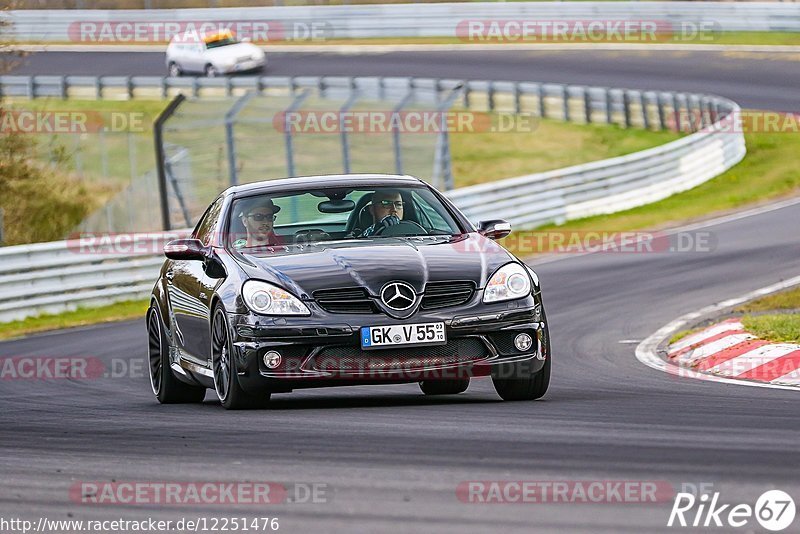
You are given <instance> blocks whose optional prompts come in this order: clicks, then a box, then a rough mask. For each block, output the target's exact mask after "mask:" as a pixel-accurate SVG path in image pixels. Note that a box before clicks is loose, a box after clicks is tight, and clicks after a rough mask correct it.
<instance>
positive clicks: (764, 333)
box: [742, 314, 800, 343]
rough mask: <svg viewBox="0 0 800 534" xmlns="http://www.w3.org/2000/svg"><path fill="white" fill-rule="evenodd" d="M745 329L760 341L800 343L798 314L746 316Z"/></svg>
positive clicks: (743, 321) (744, 320)
mask: <svg viewBox="0 0 800 534" xmlns="http://www.w3.org/2000/svg"><path fill="white" fill-rule="evenodd" d="M742 324H743V325H744V327H745V329H746V330H747V331H748V332H750V333H752V334H753V335H755V336H758V337H760V338H761V339H767V340H769V341H775V342H779V343H800V314H780V315H746V316H745V317H743V318H742Z"/></svg>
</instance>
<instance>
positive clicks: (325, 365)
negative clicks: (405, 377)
mask: <svg viewBox="0 0 800 534" xmlns="http://www.w3.org/2000/svg"><path fill="white" fill-rule="evenodd" d="M488 356H489V351H488V349H487V348H486V345H485V344H484V343H483V341H481V340H480V339H478V338H475V337H465V338H458V339H453V340H450V341H449V342H448V343H447V344H446V345H437V346H434V347H405V348H402V347H398V348H394V349H378V350H370V351H365V350H361V347H358V346H352V345H351V346H332V347H324V348H323V349H322V350H321V351H320V352H319V353H318V354H317V355H316V356H314V357H313V358H312V360H311V362H310V366H311V368H312V369H314V370H317V371H327V372H356V371H362V372H363V371H396V370H403V371H407V370H417V369H423V368H426V367H442V366H447V365H456V364H466V363H470V362H475V361H478V360H482V359H484V358H487V357H488Z"/></svg>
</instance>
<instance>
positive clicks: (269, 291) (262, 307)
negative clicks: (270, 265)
mask: <svg viewBox="0 0 800 534" xmlns="http://www.w3.org/2000/svg"><path fill="white" fill-rule="evenodd" d="M242 298H243V299H244V302H245V304H247V307H248V308H250V309H251V310H252V311H254V312H256V313H263V314H264V315H311V312H310V311H309V309H308V308H307V307H306V305H305V304H303V303H302V302H300V299H298V298H297V297H295V296H294V295H292V294H291V293H289V292H288V291H286V290H285V289H281V288H280V287H278V286H274V285H272V284H269V283H267V282H261V281H260V280H248V281H247V282H245V283H244V285H243V286H242Z"/></svg>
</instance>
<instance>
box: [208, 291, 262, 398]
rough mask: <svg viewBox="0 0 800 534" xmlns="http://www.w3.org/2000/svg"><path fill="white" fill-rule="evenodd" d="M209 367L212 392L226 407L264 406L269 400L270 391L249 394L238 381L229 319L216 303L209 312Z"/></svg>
mask: <svg viewBox="0 0 800 534" xmlns="http://www.w3.org/2000/svg"><path fill="white" fill-rule="evenodd" d="M210 327H211V367H212V370H213V373H214V391H216V393H217V398H218V399H219V402H220V404H222V406H223V408H225V409H226V410H247V409H252V408H263V407H265V406H266V405H267V404H268V403H269V398H270V394H269V393H264V394H263V395H250V394H249V393H247V392H246V391H244V389H242V386H241V385H240V384H239V378H238V376H237V373H236V365H235V363H234V361H233V357H232V355H233V345H232V344H231V338H230V330H229V328H228V318H227V316H226V314H225V309H224V308H223V307H222V306H221V305H219V304H217V305H216V306H215V307H214V312H213V313H212V314H211V325H210Z"/></svg>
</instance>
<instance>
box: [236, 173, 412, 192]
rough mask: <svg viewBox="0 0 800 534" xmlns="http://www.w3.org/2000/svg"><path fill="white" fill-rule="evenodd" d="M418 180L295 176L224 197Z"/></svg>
mask: <svg viewBox="0 0 800 534" xmlns="http://www.w3.org/2000/svg"><path fill="white" fill-rule="evenodd" d="M422 183H424V182H423V181H422V180H420V179H419V178H415V177H413V176H407V175H399V174H324V175H319V176H297V177H295V178H281V179H277V180H265V181H263V182H253V183H249V184H244V185H237V186H233V187H230V188H228V189H227V190H225V193H224V194H226V195H236V196H241V195H250V194H252V193H270V192H276V191H283V190H291V189H299V188H308V187H310V186H317V187H366V186H376V187H380V186H399V185H420V184H422Z"/></svg>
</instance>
